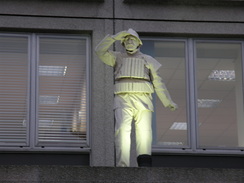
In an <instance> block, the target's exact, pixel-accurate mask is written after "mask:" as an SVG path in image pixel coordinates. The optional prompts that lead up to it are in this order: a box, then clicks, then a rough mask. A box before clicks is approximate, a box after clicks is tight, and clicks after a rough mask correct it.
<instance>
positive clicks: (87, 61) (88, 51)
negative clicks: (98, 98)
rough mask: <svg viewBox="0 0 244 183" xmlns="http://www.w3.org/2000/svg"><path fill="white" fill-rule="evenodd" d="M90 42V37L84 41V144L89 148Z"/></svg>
mask: <svg viewBox="0 0 244 183" xmlns="http://www.w3.org/2000/svg"><path fill="white" fill-rule="evenodd" d="M90 50H91V40H90V37H89V38H87V39H86V96H87V97H86V103H87V106H86V143H87V145H88V147H89V146H90V138H91V137H90V125H89V124H90V111H91V110H90V101H91V95H90V91H91V84H90V83H91V82H90V78H91V71H90V68H91V67H90V63H91V62H90V59H91V51H90Z"/></svg>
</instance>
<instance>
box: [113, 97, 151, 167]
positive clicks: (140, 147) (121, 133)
mask: <svg viewBox="0 0 244 183" xmlns="http://www.w3.org/2000/svg"><path fill="white" fill-rule="evenodd" d="M143 97H145V96H143ZM123 99H124V98H123ZM133 99H135V97H134V96H132V98H131V99H130V96H126V101H127V104H126V105H124V106H123V107H119V108H116V109H115V119H116V124H115V148H116V166H118V167H128V166H130V147H131V128H132V126H131V125H132V122H133V121H134V122H135V134H136V152H137V156H139V155H142V154H148V155H151V146H152V127H151V121H152V111H151V110H148V109H145V108H144V107H143V108H140V107H139V108H135V105H133V107H129V105H128V103H131V102H133V103H136V101H130V100H133ZM149 100H150V98H149ZM150 102H151V100H150ZM138 106H140V105H138Z"/></svg>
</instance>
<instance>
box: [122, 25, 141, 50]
mask: <svg viewBox="0 0 244 183" xmlns="http://www.w3.org/2000/svg"><path fill="white" fill-rule="evenodd" d="M126 32H127V33H128V35H127V36H129V35H131V36H134V37H135V38H137V40H138V41H139V46H141V45H142V41H141V39H140V38H139V35H138V34H137V32H136V31H134V30H133V29H131V28H130V29H128V30H127V31H126ZM124 40H125V39H123V40H121V44H122V45H123V46H124Z"/></svg>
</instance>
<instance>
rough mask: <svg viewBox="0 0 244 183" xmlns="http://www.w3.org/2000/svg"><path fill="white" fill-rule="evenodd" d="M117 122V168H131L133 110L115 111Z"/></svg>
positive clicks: (121, 109)
mask: <svg viewBox="0 0 244 183" xmlns="http://www.w3.org/2000/svg"><path fill="white" fill-rule="evenodd" d="M115 120H116V123H115V149H116V166H118V167H128V166H130V146H131V139H130V138H131V137H130V135H131V123H132V120H133V113H132V110H130V109H129V108H117V109H116V110H115Z"/></svg>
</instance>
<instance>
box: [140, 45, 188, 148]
mask: <svg viewBox="0 0 244 183" xmlns="http://www.w3.org/2000/svg"><path fill="white" fill-rule="evenodd" d="M141 51H142V52H143V53H145V54H148V55H151V56H152V57H154V58H155V59H156V60H158V61H159V62H160V63H161V64H162V67H161V68H160V69H159V74H160V76H161V77H162V78H163V81H164V83H165V84H166V87H167V89H168V90H169V93H170V95H171V97H172V99H173V101H174V102H175V103H176V104H178V106H179V109H178V110H177V111H174V112H172V111H170V110H169V109H168V108H164V106H163V105H162V103H161V101H160V100H159V99H158V98H157V97H156V95H155V100H154V101H155V105H154V106H155V112H154V115H155V118H154V120H153V134H154V135H153V136H154V139H153V145H154V146H155V147H157V146H170V147H183V146H187V145H188V121H187V117H186V93H185V90H186V83H185V81H186V79H185V42H183V41H163V40H162V41H160V40H155V41H154V40H144V41H143V47H142V49H141Z"/></svg>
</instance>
